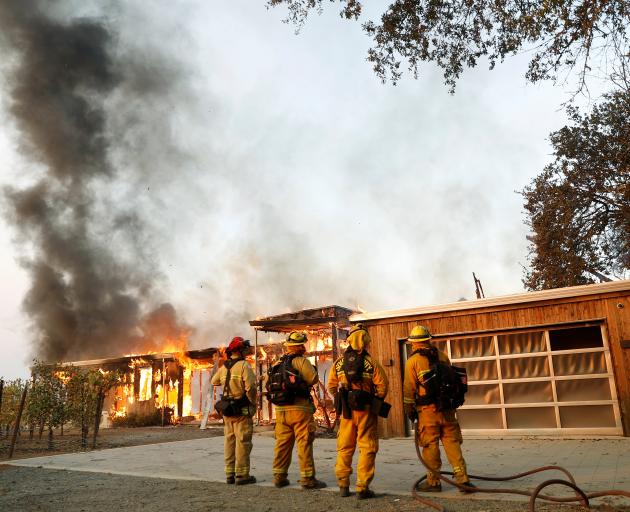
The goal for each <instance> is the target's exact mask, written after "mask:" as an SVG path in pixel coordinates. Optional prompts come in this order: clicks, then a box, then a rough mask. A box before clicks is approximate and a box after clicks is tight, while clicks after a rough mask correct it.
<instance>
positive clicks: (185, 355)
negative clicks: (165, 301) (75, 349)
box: [65, 348, 221, 426]
mask: <svg viewBox="0 0 630 512" xmlns="http://www.w3.org/2000/svg"><path fill="white" fill-rule="evenodd" d="M220 357H221V350H220V349H218V348H207V349H203V350H188V351H181V352H166V353H150V354H144V355H126V356H124V357H117V358H108V359H93V360H87V361H75V362H69V363H65V364H68V365H72V366H77V367H87V368H94V369H99V370H101V371H104V372H111V371H114V372H117V373H118V374H119V375H120V381H119V383H118V384H117V385H116V386H115V387H114V388H113V389H112V390H110V391H109V393H108V394H107V396H106V398H105V403H104V405H103V416H104V421H103V426H106V425H107V423H108V422H107V419H108V418H109V419H114V418H120V417H125V416H128V415H131V414H134V415H138V416H141V417H143V416H144V417H149V416H154V415H155V414H159V415H161V423H162V425H166V424H169V423H173V422H175V421H182V420H184V419H186V418H190V419H193V418H195V419H197V418H199V417H200V416H201V414H202V411H203V408H204V401H205V400H206V397H207V393H209V392H211V390H210V389H209V388H208V385H207V383H208V382H209V380H210V376H211V374H212V373H213V371H214V370H216V368H218V366H219V365H220Z"/></svg>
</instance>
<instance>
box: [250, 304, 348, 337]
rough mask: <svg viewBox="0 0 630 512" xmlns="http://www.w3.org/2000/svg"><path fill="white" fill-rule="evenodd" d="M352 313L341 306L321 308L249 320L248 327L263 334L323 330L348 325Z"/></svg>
mask: <svg viewBox="0 0 630 512" xmlns="http://www.w3.org/2000/svg"><path fill="white" fill-rule="evenodd" d="M353 313H356V311H353V310H352V309H348V308H344V307H341V306H323V307H320V308H312V309H303V310H301V311H294V312H290V313H283V314H281V315H274V316H268V317H264V318H257V319H256V320H250V322H249V325H251V326H252V327H254V328H255V329H258V330H260V331H265V332H291V331H295V330H301V331H309V330H314V331H315V330H324V329H330V327H331V325H332V324H337V326H338V327H343V326H347V325H350V322H349V321H348V318H349V317H350V315H352V314H353Z"/></svg>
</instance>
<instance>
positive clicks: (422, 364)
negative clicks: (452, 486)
mask: <svg viewBox="0 0 630 512" xmlns="http://www.w3.org/2000/svg"><path fill="white" fill-rule="evenodd" d="M407 339H408V340H409V341H410V342H411V349H412V355H411V357H409V359H407V362H406V364H405V378H404V384H403V402H404V407H405V412H406V413H407V415H408V416H409V418H410V419H411V420H412V421H413V420H414V419H415V418H416V417H417V418H418V426H417V430H416V436H418V442H419V443H420V446H422V458H423V459H424V460H425V462H426V463H427V464H428V465H429V466H430V467H431V468H432V470H429V471H427V479H426V480H425V481H424V482H422V484H420V486H419V487H418V490H419V491H422V492H440V491H441V490H442V484H441V483H440V476H439V475H440V473H439V472H440V468H441V467H442V460H441V459H440V446H439V442H440V440H441V441H442V445H443V446H444V452H445V453H446V457H447V458H448V461H449V462H450V464H451V466H452V467H453V475H454V477H455V480H456V481H457V482H458V483H460V484H464V485H467V486H469V487H474V486H473V485H472V484H471V483H470V481H469V479H468V473H467V472H466V462H465V461H464V457H463V455H462V449H461V444H462V442H463V438H462V432H461V429H460V428H459V423H458V421H457V418H456V416H455V410H454V409H449V410H444V411H438V408H437V406H436V404H435V403H433V401H432V399H431V397H429V396H427V391H426V389H425V387H424V383H425V375H427V374H429V372H430V362H429V357H428V356H426V355H424V354H428V353H429V352H427V351H428V350H433V351H434V352H433V353H434V354H435V353H437V357H438V359H439V361H440V362H443V363H445V364H449V365H450V364H451V362H450V361H449V359H448V356H447V355H446V354H445V353H444V352H441V351H439V350H437V349H436V348H434V347H433V345H432V344H431V333H430V332H429V330H428V329H427V328H426V327H424V326H423V325H417V326H415V327H414V328H413V329H412V330H411V333H410V334H409V338H407Z"/></svg>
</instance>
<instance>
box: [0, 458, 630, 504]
mask: <svg viewBox="0 0 630 512" xmlns="http://www.w3.org/2000/svg"><path fill="white" fill-rule="evenodd" d="M441 503H442V504H443V505H445V506H446V509H447V510H448V511H451V512H464V511H478V512H516V511H524V510H527V509H528V507H527V504H526V503H522V502H507V501H500V502H499V501H478V500H476V501H472V500H469V499H468V500H467V499H466V498H465V497H463V498H462V499H461V500H460V499H457V500H454V499H450V500H441ZM0 510H2V511H7V512H14V511H18V512H22V511H24V512H31V511H33V512H35V511H37V512H41V511H51V512H52V511H59V510H63V511H64V512H83V511H85V512H87V511H92V510H98V511H103V512H107V511H113V512H120V511H121V510H134V511H135V510H139V511H142V510H175V511H183V510H185V511H187V512H201V511H204V512H206V511H211V510H220V511H221V512H229V511H244V510H246V511H248V512H275V511H282V512H292V511H295V512H298V511H299V512H311V511H312V512H348V510H359V511H369V512H394V511H395V512H398V511H400V512H406V511H418V510H431V509H429V508H427V507H423V506H422V505H420V504H419V503H417V502H415V501H414V500H413V499H412V498H410V497H401V496H392V495H380V496H377V498H375V499H372V500H364V501H358V500H357V499H356V497H355V496H350V497H349V498H340V497H339V496H338V495H337V493H336V492H328V491H302V490H300V489H275V488H273V487H262V486H256V485H249V486H242V487H236V486H234V485H226V484H221V483H211V482H198V481H182V480H161V479H151V478H136V477H128V476H120V475H111V474H103V473H82V472H76V471H59V470H51V469H38V468H19V467H12V466H6V465H4V466H2V465H0ZM537 510H538V511H540V512H542V511H547V512H561V511H564V512H574V511H577V510H583V509H579V508H577V507H573V506H566V505H545V504H541V505H539V506H538V507H537ZM608 510H610V509H608ZM616 510H624V511H629V510H630V507H627V508H624V509H616Z"/></svg>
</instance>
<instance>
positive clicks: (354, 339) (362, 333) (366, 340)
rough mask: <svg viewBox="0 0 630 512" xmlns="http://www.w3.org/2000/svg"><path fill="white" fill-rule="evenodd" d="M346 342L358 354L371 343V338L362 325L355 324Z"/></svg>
mask: <svg viewBox="0 0 630 512" xmlns="http://www.w3.org/2000/svg"><path fill="white" fill-rule="evenodd" d="M346 341H347V342H348V344H349V345H350V346H351V347H352V348H353V349H354V350H356V351H357V352H360V351H361V350H364V349H366V347H367V346H368V345H369V344H370V342H371V341H372V338H371V337H370V333H368V331H367V329H366V328H365V326H364V325H363V324H356V325H353V326H352V329H350V334H349V335H348V339H347V340H346Z"/></svg>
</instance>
